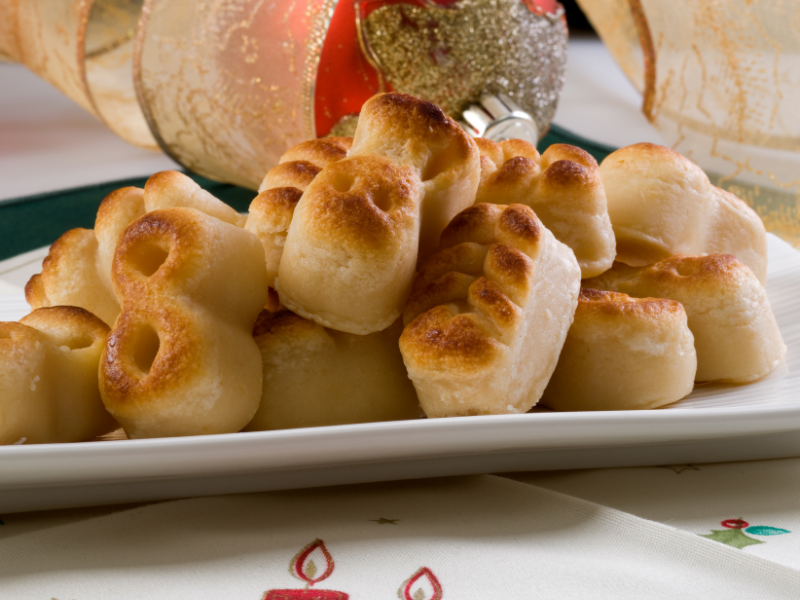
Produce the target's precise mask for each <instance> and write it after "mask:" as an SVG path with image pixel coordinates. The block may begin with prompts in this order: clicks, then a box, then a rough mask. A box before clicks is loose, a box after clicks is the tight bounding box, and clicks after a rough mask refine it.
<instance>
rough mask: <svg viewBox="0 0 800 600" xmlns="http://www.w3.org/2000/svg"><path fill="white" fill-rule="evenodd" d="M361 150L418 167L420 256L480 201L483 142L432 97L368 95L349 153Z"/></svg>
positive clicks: (415, 168) (429, 251)
mask: <svg viewBox="0 0 800 600" xmlns="http://www.w3.org/2000/svg"><path fill="white" fill-rule="evenodd" d="M359 155H376V156H385V157H387V158H390V159H392V160H394V161H395V162H397V163H398V164H401V165H406V166H410V167H412V168H413V169H414V170H415V171H416V172H417V174H418V176H419V179H420V182H421V183H422V190H423V197H422V203H421V206H420V234H419V260H425V259H426V258H427V257H428V256H429V255H430V254H431V253H432V252H434V251H435V250H436V247H437V245H438V243H439V236H440V235H441V233H442V231H443V230H444V228H445V227H447V224H448V223H449V222H450V221H451V220H452V218H453V217H454V216H455V215H457V214H458V213H459V212H460V211H462V210H463V209H465V208H467V207H468V206H471V205H472V204H473V203H474V202H475V194H476V192H477V189H478V183H479V181H480V153H479V152H478V147H477V146H476V145H475V141H474V140H473V139H472V138H471V137H470V136H469V135H467V134H466V133H465V132H464V130H463V129H461V127H460V126H459V125H458V124H457V123H456V122H455V121H454V120H453V119H451V118H450V117H448V116H447V115H445V114H444V112H442V109H440V108H439V107H438V106H436V105H435V104H433V103H432V102H427V101H425V100H420V99H418V98H415V97H414V96H409V95H408V94H401V93H398V92H392V93H388V94H378V95H376V96H373V97H372V98H370V99H369V100H367V102H365V103H364V106H363V108H362V109H361V115H360V117H359V119H358V128H357V129H356V133H355V136H354V138H353V148H352V150H351V151H350V154H349V156H359Z"/></svg>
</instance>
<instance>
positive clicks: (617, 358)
mask: <svg viewBox="0 0 800 600" xmlns="http://www.w3.org/2000/svg"><path fill="white" fill-rule="evenodd" d="M696 370H697V355H696V354H695V349H694V338H693V337H692V333H691V332H690V331H689V327H688V325H687V323H686V313H685V312H684V310H683V307H682V306H681V305H680V303H678V302H675V301H674V300H663V299H660V298H631V297H630V296H627V295H626V294H619V293H616V292H604V291H599V290H595V289H587V288H584V289H582V290H581V295H580V298H579V300H578V308H577V310H576V311H575V320H574V321H573V322H572V326H571V327H570V328H569V333H568V334H567V339H566V341H565V342H564V347H563V348H562V350H561V356H560V357H559V359H558V366H557V367H556V370H555V372H554V373H553V376H552V377H551V378H550V383H549V384H548V385H547V389H545V392H544V395H543V396H542V404H544V405H546V406H549V407H551V408H555V409H556V410H569V411H571V410H634V409H645V408H657V407H659V406H664V405H665V404H670V403H672V402H677V401H678V400H680V399H681V398H683V397H684V396H686V395H687V394H688V393H689V392H691V391H692V387H693V386H694V375H695V371H696Z"/></svg>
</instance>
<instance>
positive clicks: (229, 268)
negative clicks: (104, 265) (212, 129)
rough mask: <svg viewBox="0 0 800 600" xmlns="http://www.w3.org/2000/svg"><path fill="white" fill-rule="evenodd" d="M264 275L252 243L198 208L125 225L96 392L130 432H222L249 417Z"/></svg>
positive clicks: (255, 400)
mask: <svg viewBox="0 0 800 600" xmlns="http://www.w3.org/2000/svg"><path fill="white" fill-rule="evenodd" d="M266 278H267V274H266V268H265V265H264V251H263V249H262V247H261V244H260V243H259V241H258V239H257V238H256V237H255V236H254V235H252V234H251V233H249V232H247V231H245V230H244V229H241V228H239V227H236V226H234V225H231V224H229V223H225V222H223V221H220V220H219V219H216V218H213V217H209V216H208V215H206V214H205V213H202V212H200V211H198V210H195V209H191V208H167V209H160V210H155V211H152V212H150V213H148V214H146V215H145V216H143V217H142V218H140V219H138V220H137V221H134V222H133V223H132V224H131V225H129V226H128V227H127V228H126V229H125V231H124V232H123V233H122V236H121V237H120V240H119V244H118V245H117V251H116V253H115V255H114V263H113V268H112V280H113V283H114V289H115V291H116V294H117V297H118V298H120V300H121V301H122V312H121V313H120V315H119V317H118V318H117V321H116V324H115V326H114V329H113V330H112V332H111V334H110V335H109V338H108V343H107V344H106V348H105V351H104V352H103V357H102V360H101V362H100V392H101V394H102V397H103V402H104V404H105V405H106V408H107V409H108V410H109V412H111V414H113V415H114V416H115V417H116V418H117V420H118V421H119V422H120V424H121V425H122V426H123V427H124V428H125V432H126V433H127V434H128V436H129V437H132V438H143V437H168V436H180V435H200V434H209V433H229V432H234V431H239V430H240V429H241V428H242V427H244V426H245V425H246V424H247V423H248V421H250V419H251V418H252V417H253V415H254V414H255V412H256V409H257V408H258V404H259V402H260V400H261V381H262V377H261V355H260V353H259V351H258V347H257V346H256V344H255V342H254V341H253V338H252V327H253V323H254V322H255V320H256V317H257V316H258V314H259V312H260V310H261V307H263V306H264V303H265V302H266V300H267V284H266Z"/></svg>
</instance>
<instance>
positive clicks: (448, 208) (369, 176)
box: [275, 93, 480, 335]
mask: <svg viewBox="0 0 800 600" xmlns="http://www.w3.org/2000/svg"><path fill="white" fill-rule="evenodd" d="M479 175H480V173H479V157H478V151H477V147H476V146H475V144H474V142H473V141H472V140H471V139H470V138H469V136H467V134H466V133H465V132H464V131H463V130H462V129H461V128H460V127H459V126H458V125H457V124H456V123H455V121H453V120H452V119H450V118H449V117H447V116H445V115H444V113H442V111H441V110H440V109H439V108H438V107H437V106H436V105H434V104H431V103H430V102H425V101H422V100H418V99H417V98H414V97H412V96H408V95H405V94H398V93H390V94H379V95H377V96H374V97H373V98H371V99H370V100H368V101H367V102H366V103H365V104H364V107H363V108H362V111H361V116H360V118H359V125H358V129H357V130H356V134H355V137H354V139H353V146H352V148H351V150H350V152H349V153H348V157H347V158H346V159H344V160H341V161H339V162H335V163H332V164H330V165H328V166H327V167H325V169H323V170H322V172H320V173H319V174H318V175H317V176H316V178H315V179H314V181H312V183H311V184H309V186H308V188H307V189H306V191H305V193H304V194H303V197H302V199H301V200H300V202H299V203H298V204H297V207H296V209H295V214H294V217H293V220H292V224H291V227H290V228H289V232H288V234H287V237H286V243H285V246H284V249H283V253H282V255H281V262H280V266H279V269H278V278H277V280H276V283H275V287H276V289H277V290H278V293H279V294H280V298H281V303H282V304H283V305H284V306H286V307H287V308H289V309H290V310H292V311H293V312H295V313H297V314H299V315H301V316H303V317H305V318H309V319H312V320H315V321H316V322H317V323H320V324H321V325H324V326H326V327H330V328H332V329H337V330H340V331H345V332H348V333H355V334H359V335H366V334H368V333H372V332H376V331H382V330H384V329H386V328H387V327H389V326H390V325H391V324H392V323H393V322H394V321H395V320H396V319H397V318H398V316H399V315H400V313H401V312H402V309H403V305H404V303H405V301H406V299H407V297H408V294H409V291H410V289H411V283H412V279H413V276H414V269H415V265H416V264H417V262H418V260H419V259H420V258H422V257H424V256H425V255H426V254H427V253H429V252H430V251H431V250H432V249H433V248H434V247H435V245H436V243H437V242H438V237H439V234H440V233H441V231H442V230H443V229H444V227H445V225H446V224H447V223H448V222H449V220H450V219H451V218H452V217H453V216H454V215H455V214H456V213H457V212H458V211H459V210H461V209H462V208H464V207H466V206H469V205H470V204H472V202H473V200H474V198H475V191H476V189H477V184H478V178H479ZM320 286H321V287H322V289H324V290H325V293H322V294H321V293H319V289H320Z"/></svg>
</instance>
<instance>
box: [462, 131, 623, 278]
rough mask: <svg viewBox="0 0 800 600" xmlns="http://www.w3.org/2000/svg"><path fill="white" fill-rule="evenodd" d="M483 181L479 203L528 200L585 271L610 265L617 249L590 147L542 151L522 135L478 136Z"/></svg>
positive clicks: (558, 146)
mask: <svg viewBox="0 0 800 600" xmlns="http://www.w3.org/2000/svg"><path fill="white" fill-rule="evenodd" d="M475 141H476V143H477V144H478V148H479V149H480V152H481V184H480V187H479V188H478V195H477V197H476V199H475V202H476V203H477V202H488V203H490V204H525V205H526V206H530V207H531V208H532V209H533V210H534V211H535V212H536V216H537V217H539V219H540V220H541V221H542V223H544V226H545V227H547V228H548V229H549V230H550V231H551V232H552V233H553V235H554V236H556V239H557V240H558V241H560V242H563V243H564V244H566V245H567V246H569V247H570V248H572V251H573V252H574V253H575V258H577V259H578V264H579V265H580V267H581V276H582V277H584V278H586V277H593V276H595V275H599V274H600V273H602V272H603V271H605V270H606V269H608V268H610V267H611V264H612V263H613V262H614V254H615V251H616V247H615V243H614V231H613V230H612V228H611V221H610V220H609V218H608V209H607V207H606V195H605V192H604V190H603V182H602V181H601V179H600V169H599V168H598V166H597V161H596V160H595V159H594V157H592V155H591V154H589V153H588V152H586V151H584V150H581V149H580V148H577V147H576V146H570V145H567V144H554V145H552V146H550V147H549V148H548V149H547V150H545V152H544V154H542V155H541V156H540V155H539V152H538V151H537V150H536V147H535V146H533V144H529V143H528V142H525V141H523V140H505V141H503V142H500V143H499V144H498V143H495V142H493V141H491V140H487V139H483V138H478V139H476V140H475Z"/></svg>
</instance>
